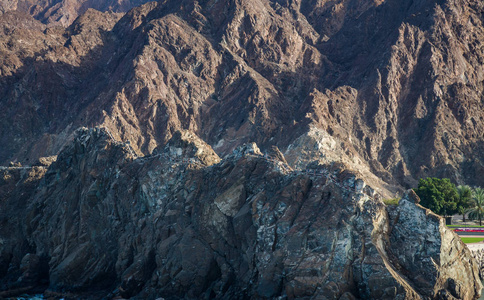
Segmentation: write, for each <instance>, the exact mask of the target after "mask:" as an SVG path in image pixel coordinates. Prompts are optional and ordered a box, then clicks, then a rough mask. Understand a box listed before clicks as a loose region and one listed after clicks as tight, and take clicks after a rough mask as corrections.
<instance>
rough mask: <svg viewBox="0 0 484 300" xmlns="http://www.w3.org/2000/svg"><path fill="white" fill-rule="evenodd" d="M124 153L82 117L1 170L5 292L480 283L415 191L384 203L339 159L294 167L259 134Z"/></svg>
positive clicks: (291, 295)
mask: <svg viewBox="0 0 484 300" xmlns="http://www.w3.org/2000/svg"><path fill="white" fill-rule="evenodd" d="M131 153H132V150H131V149H130V147H129V145H127V144H124V143H120V142H116V141H113V140H112V139H111V137H110V135H109V134H108V132H107V131H106V129H102V128H97V129H87V128H84V129H80V130H79V131H77V133H76V136H75V138H74V141H73V142H72V143H70V144H68V145H67V146H66V147H65V148H64V150H63V151H62V152H61V153H60V154H59V156H58V157H57V160H56V161H55V162H53V163H52V164H51V165H50V166H49V167H47V166H38V167H32V168H19V167H10V168H4V169H2V170H0V172H1V173H0V174H1V175H2V177H1V178H0V180H1V181H0V196H1V198H0V199H2V201H1V202H0V205H1V210H0V224H1V226H0V238H1V240H0V241H1V243H0V277H1V278H2V279H1V280H0V283H1V290H2V292H0V296H1V297H9V296H11V295H14V294H15V293H18V292H19V291H21V292H24V293H25V292H31V291H35V290H36V289H37V290H39V289H40V290H41V291H43V290H44V289H46V288H47V291H44V293H45V295H46V296H55V297H59V298H60V297H71V298H78V297H81V298H83V299H100V298H116V297H118V298H119V297H122V298H132V297H134V298H136V299H156V298H159V297H162V298H165V299H275V298H277V299H296V298H297V299H307V298H317V299H422V298H424V299H475V298H476V297H478V295H480V289H481V288H482V286H481V284H480V280H479V275H478V267H477V264H476V262H475V260H474V259H473V258H472V256H471V255H470V252H469V250H468V249H467V247H466V246H464V244H463V243H462V242H461V240H460V238H459V237H458V236H457V235H455V234H454V233H453V232H452V231H450V230H448V229H447V228H446V226H445V222H444V220H443V218H441V217H439V216H437V215H434V214H433V213H432V212H430V211H429V210H426V209H424V208H423V207H421V206H420V205H418V204H417V203H418V201H419V200H418V197H417V196H416V195H415V194H414V193H413V192H409V193H407V194H406V195H405V196H404V198H403V199H402V200H401V201H400V204H399V205H398V206H389V207H387V206H385V205H384V204H383V202H381V201H380V200H378V199H377V198H375V191H374V190H372V189H371V188H370V187H368V186H366V185H365V183H364V182H363V180H361V179H360V178H358V177H357V175H356V174H354V173H353V172H351V171H349V170H345V169H342V165H339V166H337V165H332V166H329V165H321V164H318V163H314V164H312V165H311V166H310V168H309V169H307V170H305V171H293V170H291V169H290V167H289V166H288V165H287V164H286V163H285V162H284V161H283V160H279V159H277V158H274V157H270V158H269V157H266V156H264V155H263V154H262V153H261V152H260V150H259V149H258V147H257V145H255V144H247V145H245V146H243V147H239V148H237V149H236V150H235V151H234V152H232V153H231V154H230V155H228V156H227V158H225V159H223V160H222V161H220V158H218V156H217V155H216V154H215V153H214V152H213V150H212V149H211V147H210V146H209V145H207V144H206V143H204V142H203V141H201V140H200V139H199V138H198V137H197V136H195V135H193V134H191V133H187V132H185V133H183V132H177V133H175V134H174V136H173V138H172V139H171V140H170V141H169V142H168V144H167V145H166V146H165V147H163V148H161V149H158V150H157V151H156V153H157V154H155V155H152V156H148V157H143V158H135V157H133V155H132V154H131ZM32 187H37V188H32ZM278 297H279V298H278Z"/></svg>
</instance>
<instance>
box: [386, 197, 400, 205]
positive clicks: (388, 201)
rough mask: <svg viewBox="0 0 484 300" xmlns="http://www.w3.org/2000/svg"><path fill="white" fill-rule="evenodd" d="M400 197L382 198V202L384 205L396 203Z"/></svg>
mask: <svg viewBox="0 0 484 300" xmlns="http://www.w3.org/2000/svg"><path fill="white" fill-rule="evenodd" d="M398 202H400V198H391V199H383V203H385V204H386V205H398Z"/></svg>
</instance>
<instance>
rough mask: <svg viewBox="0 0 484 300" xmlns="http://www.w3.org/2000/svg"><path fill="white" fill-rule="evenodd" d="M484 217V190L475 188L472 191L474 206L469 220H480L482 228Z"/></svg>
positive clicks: (471, 208) (470, 210) (470, 209)
mask: <svg viewBox="0 0 484 300" xmlns="http://www.w3.org/2000/svg"><path fill="white" fill-rule="evenodd" d="M483 216H484V189H483V188H475V189H474V190H473V191H472V204H471V207H470V208H469V218H471V219H473V220H475V219H479V225H480V226H482V217H483Z"/></svg>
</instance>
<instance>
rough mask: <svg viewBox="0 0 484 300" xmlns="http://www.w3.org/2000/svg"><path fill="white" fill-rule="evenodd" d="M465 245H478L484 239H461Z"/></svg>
mask: <svg viewBox="0 0 484 300" xmlns="http://www.w3.org/2000/svg"><path fill="white" fill-rule="evenodd" d="M461 239H462V241H463V242H464V243H465V244H472V243H479V242H481V241H484V237H461Z"/></svg>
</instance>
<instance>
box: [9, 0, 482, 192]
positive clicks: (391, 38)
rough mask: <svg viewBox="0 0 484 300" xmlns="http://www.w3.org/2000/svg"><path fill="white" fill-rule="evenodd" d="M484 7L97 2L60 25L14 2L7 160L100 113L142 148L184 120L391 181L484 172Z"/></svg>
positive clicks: (33, 151)
mask: <svg viewBox="0 0 484 300" xmlns="http://www.w3.org/2000/svg"><path fill="white" fill-rule="evenodd" d="M59 3H61V2H59ZM62 3H64V4H65V3H67V2H62ZM86 3H87V2H86ZM132 4H134V2H133V3H132ZM87 5H88V4H86V7H87ZM100 5H101V4H100ZM102 5H104V4H102ZM109 5H114V4H106V6H103V7H107V6H109ZM120 5H121V4H120ZM121 6H122V5H121ZM121 6H119V7H121ZM113 7H114V6H113ZM98 8H100V7H98ZM482 12H483V6H482V3H481V2H480V1H477V0H456V1H450V0H449V1H444V0H441V1H437V2H436V1H427V0H417V1H410V0H405V1H397V0H387V1H356V0H345V1H344V0H341V1H310V0H305V1H269V0H256V1H252V0H251V1H244V0H237V1H235V0H234V1H230V0H226V1H171V0H165V1H159V2H153V3H148V4H146V5H143V6H141V7H138V8H135V9H134V10H132V11H130V12H129V13H128V14H126V15H124V16H123V17H122V18H121V19H119V21H118V18H119V17H120V15H116V14H111V13H104V14H101V13H99V12H95V11H93V10H88V11H87V13H86V14H85V15H84V16H83V17H81V18H79V19H77V20H76V21H75V22H74V23H73V24H72V25H71V26H70V27H67V28H66V29H63V28H59V27H56V28H49V29H45V26H44V25H42V24H41V23H36V22H35V21H33V20H32V19H30V17H29V16H27V15H22V14H21V13H18V12H17V13H6V14H4V15H3V16H2V17H1V20H0V24H2V25H1V26H2V28H3V33H2V35H0V40H1V43H0V47H1V52H2V59H3V63H2V65H1V67H2V74H1V76H2V77H1V78H0V95H1V98H0V111H1V114H2V116H1V118H0V120H1V121H0V122H1V123H0V128H1V132H2V135H1V136H0V138H1V143H2V145H5V146H4V147H2V148H1V149H0V161H3V162H5V163H6V162H8V161H20V162H22V163H24V164H26V163H27V164H28V163H29V162H31V161H32V160H35V159H36V158H38V157H40V156H46V155H54V154H56V153H57V152H58V151H59V150H60V148H61V147H62V145H64V144H65V142H66V141H67V140H68V139H69V136H70V134H71V133H72V132H73V131H74V130H75V128H78V127H79V126H83V125H87V126H92V125H99V124H102V125H104V126H106V127H108V128H110V130H111V131H112V132H113V134H114V135H115V137H116V138H119V139H122V140H125V141H130V142H131V145H132V147H133V148H134V150H135V151H136V153H138V154H141V153H143V154H148V153H150V152H151V151H152V150H153V149H154V148H156V147H157V146H159V145H163V144H164V143H165V142H166V141H168V140H169V138H170V137H171V135H172V134H173V133H174V132H175V131H176V130H178V129H187V130H190V131H193V132H195V133H197V134H198V135H199V136H200V137H201V138H202V139H203V140H204V141H206V142H207V143H209V144H210V145H212V147H213V148H214V150H215V151H216V152H217V153H218V154H219V155H221V156H224V155H226V154H228V153H230V152H231V151H232V150H233V149H234V148H235V147H237V146H239V145H241V144H243V143H246V142H251V141H255V142H257V143H258V145H260V147H261V148H262V149H263V151H266V150H268V149H270V147H271V146H273V145H276V146H278V147H279V148H280V149H282V151H283V152H285V153H286V155H287V157H288V162H289V163H290V164H291V165H293V166H296V165H297V166H304V165H305V164H306V163H307V162H309V161H311V160H313V159H317V158H319V159H321V160H322V161H323V162H334V161H339V162H343V163H344V164H346V165H348V166H349V167H351V168H352V169H355V170H358V171H359V172H361V174H363V175H364V176H365V178H367V179H368V180H369V182H371V183H372V185H374V186H376V187H381V189H382V192H385V191H386V190H391V191H392V192H394V191H395V189H394V188H393V187H392V186H404V187H410V186H413V185H414V184H415V180H416V179H418V178H420V177H425V176H431V175H432V176H446V177H450V178H452V179H453V180H454V181H456V182H466V183H468V184H478V185H483V184H484V182H483V181H482V180H483V179H482V177H480V176H476V174H479V173H480V172H481V171H482V169H483V164H482V159H483V157H482V153H484V152H483V150H484V149H482V147H483V143H482V141H483V136H482V133H483V132H484V128H482V126H483V122H482V118H483V117H484V116H483V113H482V111H483V109H482V108H483V107H482V101H481V98H482V91H483V86H482V82H483V78H482V76H483V75H482V74H483V67H482V66H483V59H482V57H483V54H482V49H481V48H482V47H481V46H482V41H483V39H484V35H483V28H484V27H483V26H482V21H483V19H482ZM41 19H42V18H41ZM308 145H310V146H308ZM300 153H305V154H307V155H305V156H301V155H299V154H300ZM27 160H28V161H27ZM382 180H383V181H382Z"/></svg>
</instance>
